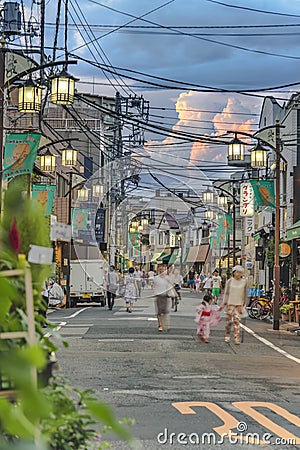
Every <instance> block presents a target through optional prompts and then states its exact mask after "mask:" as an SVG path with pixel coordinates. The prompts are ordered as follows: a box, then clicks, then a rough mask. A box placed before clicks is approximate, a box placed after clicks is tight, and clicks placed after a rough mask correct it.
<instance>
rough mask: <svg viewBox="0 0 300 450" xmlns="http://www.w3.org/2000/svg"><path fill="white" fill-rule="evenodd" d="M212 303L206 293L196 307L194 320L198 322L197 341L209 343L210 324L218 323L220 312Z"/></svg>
mask: <svg viewBox="0 0 300 450" xmlns="http://www.w3.org/2000/svg"><path fill="white" fill-rule="evenodd" d="M215 308H216V307H214V306H213V305H212V296H211V295H210V294H206V295H204V296H203V300H202V302H201V304H200V306H198V307H197V309H196V317H195V322H196V323H197V324H198V327H197V336H198V339H199V341H202V342H205V343H206V344H208V343H209V336H210V326H211V325H217V324H218V323H220V321H221V318H220V313H219V311H218V310H217V309H215Z"/></svg>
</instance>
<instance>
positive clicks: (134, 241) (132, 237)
mask: <svg viewBox="0 0 300 450" xmlns="http://www.w3.org/2000/svg"><path fill="white" fill-rule="evenodd" d="M128 241H129V244H130V245H131V247H133V248H135V249H137V250H139V249H140V242H139V233H136V232H134V233H128Z"/></svg>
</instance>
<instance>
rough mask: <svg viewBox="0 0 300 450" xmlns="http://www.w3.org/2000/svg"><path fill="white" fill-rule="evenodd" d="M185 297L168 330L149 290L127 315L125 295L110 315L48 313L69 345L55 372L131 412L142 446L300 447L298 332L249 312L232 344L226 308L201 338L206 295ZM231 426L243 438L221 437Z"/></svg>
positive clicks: (123, 413) (89, 309)
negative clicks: (198, 316) (200, 312)
mask: <svg viewBox="0 0 300 450" xmlns="http://www.w3.org/2000/svg"><path fill="white" fill-rule="evenodd" d="M182 294H183V299H182V301H181V302H180V304H179V307H178V311H177V312H176V313H175V312H174V311H172V312H171V330H170V331H169V332H166V331H164V332H162V333H159V332H158V330H157V322H156V318H155V310H154V302H153V298H152V297H151V295H152V290H151V289H149V288H146V289H145V290H144V291H143V294H142V298H141V299H139V300H138V301H137V303H136V305H135V306H134V309H133V313H132V314H131V315H129V314H128V313H126V311H125V308H124V305H123V301H122V299H120V298H119V299H117V300H116V304H115V307H114V309H113V311H109V310H108V309H107V307H104V308H101V307H97V306H96V307H95V306H84V305H83V306H82V307H78V308H76V309H68V310H62V311H57V310H50V311H49V312H48V318H49V321H50V322H52V323H55V324H57V326H58V328H59V333H60V334H61V336H62V337H63V338H65V339H66V340H67V341H68V342H69V347H68V348H61V349H60V350H59V352H58V354H57V356H58V363H57V365H56V368H55V372H57V373H58V374H62V375H65V376H67V377H68V378H69V379H70V381H71V383H72V384H73V385H75V386H77V387H81V388H85V389H87V388H90V389H94V390H95V391H96V392H97V396H98V397H99V398H100V399H102V400H103V401H104V402H107V403H109V404H111V405H112V406H113V408H114V410H115V412H116V414H117V416H118V417H119V418H120V419H121V418H123V417H126V418H134V419H135V422H136V423H135V425H134V426H133V427H132V433H133V435H134V436H135V437H136V438H137V439H138V440H139V444H140V447H137V448H141V449H149V450H155V449H160V448H170V449H171V448H173V449H180V448H188V449H192V448H201V449H210V448H212V447H213V448H214V447H220V448H223V449H229V448H237V449H241V448H252V449H258V448H270V449H271V448H273V449H283V448H287V449H292V448H297V446H298V445H299V443H300V421H299V418H298V417H297V414H298V413H299V406H300V402H299V395H300V390H299V373H300V367H299V365H300V336H299V335H297V333H296V332H291V331H274V330H273V329H272V323H270V322H265V321H257V320H253V319H249V318H248V319H246V320H244V319H243V323H244V325H243V332H242V343H241V345H239V346H237V345H234V343H230V344H226V343H225V342H224V326H225V318H224V313H222V316H223V318H222V323H221V324H220V325H218V326H217V327H213V328H212V333H211V338H210V343H209V344H204V343H201V342H199V341H198V340H197V337H196V324H195V323H194V316H195V309H196V306H197V305H198V304H199V303H200V298H201V294H197V293H192V294H191V293H190V292H189V291H188V290H187V289H183V292H182ZM236 427H238V428H236ZM230 430H231V432H232V433H237V434H238V435H239V436H240V437H239V438H238V439H237V438H236V435H232V437H231V438H230V439H231V440H229V439H228V438H227V440H226V438H224V442H223V440H222V438H221V436H222V435H223V434H224V433H230ZM172 433H175V434H174V435H172ZM180 433H184V434H185V435H186V436H183V435H180ZM205 433H212V434H211V435H210V436H205ZM252 433H257V435H258V436H259V440H260V444H259V443H258V441H257V435H256V438H255V439H256V441H254V444H253V445H250V443H249V442H248V443H247V442H246V441H247V439H248V440H251V439H250V438H251V436H252ZM247 436H248V437H247ZM234 439H237V440H236V441H234ZM240 439H242V440H243V441H242V442H240ZM289 439H297V441H295V440H289ZM109 441H110V443H111V445H112V448H113V449H114V450H118V449H127V448H129V447H127V446H126V444H124V443H121V442H120V441H118V440H116V437H114V436H109ZM197 442H198V443H199V444H197ZM288 442H294V443H297V445H296V444H295V445H292V444H288ZM213 443H215V444H216V445H213V446H212V444H213Z"/></svg>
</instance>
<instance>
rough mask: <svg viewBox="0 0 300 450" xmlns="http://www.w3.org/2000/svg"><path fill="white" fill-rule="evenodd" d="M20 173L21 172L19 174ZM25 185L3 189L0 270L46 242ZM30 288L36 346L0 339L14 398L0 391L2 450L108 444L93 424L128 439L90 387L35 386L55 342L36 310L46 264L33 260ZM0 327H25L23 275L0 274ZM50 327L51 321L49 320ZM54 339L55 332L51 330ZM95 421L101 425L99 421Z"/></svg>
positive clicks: (2, 370) (77, 449)
mask: <svg viewBox="0 0 300 450" xmlns="http://www.w3.org/2000/svg"><path fill="white" fill-rule="evenodd" d="M18 178H20V177H18ZM23 188H24V186H21V185H20V184H18V183H16V182H14V183H13V188H10V189H9V190H8V191H7V192H6V196H5V204H4V209H3V211H4V214H3V218H2V222H1V227H0V237H1V243H0V250H1V253H0V271H3V270H12V269H20V268H21V269H24V268H25V267H27V266H28V263H27V255H28V251H29V249H30V245H31V244H35V245H41V246H49V245H50V243H49V238H48V236H49V224H48V223H47V220H46V219H45V218H44V217H43V216H42V215H41V212H40V211H39V210H38V209H36V208H35V207H34V205H33V204H32V202H30V201H29V200H27V199H26V198H24V196H23V194H22V192H21V190H22V189H23ZM14 219H16V224H17V228H18V232H19V234H20V238H21V251H22V252H23V253H24V256H23V257H21V258H20V255H17V254H16V253H15V252H14V251H13V249H12V248H11V245H10V239H9V234H10V230H11V227H12V224H13V222H14ZM30 271H31V275H32V282H33V287H34V308H35V313H36V314H35V329H36V331H37V338H38V339H37V343H36V345H34V346H33V345H29V343H28V341H27V339H25V338H23V337H22V338H16V339H0V358H1V366H0V381H1V380H9V382H10V384H11V386H12V387H13V389H14V391H13V399H12V400H13V401H11V399H7V398H5V397H3V396H0V448H1V450H50V449H51V450H73V449H74V450H91V449H95V450H96V449H104V448H108V444H107V443H106V442H105V441H103V440H102V438H101V440H99V435H98V432H97V433H96V431H95V427H96V426H97V427H99V425H100V426H101V427H102V431H103V432H104V431H105V430H112V431H114V432H115V433H117V434H118V435H119V436H120V437H121V438H124V439H126V440H128V441H129V439H130V433H129V431H128V427H127V426H125V427H124V425H122V424H120V423H119V421H118V420H117V419H116V418H115V416H114V414H113V413H112V411H111V410H110V408H109V407H108V406H106V405H103V404H102V403H101V402H99V401H98V400H97V399H96V398H95V397H93V395H92V392H91V391H83V392H82V391H79V390H77V389H72V388H71V387H70V386H68V385H66V383H65V380H58V379H52V381H51V382H50V384H49V386H47V388H46V389H39V388H38V385H37V382H36V373H37V371H39V370H42V369H44V368H45V367H46V364H47V362H49V354H50V353H51V352H52V351H54V350H56V347H55V346H54V344H53V343H52V342H51V340H50V339H49V338H48V337H45V336H44V333H43V329H42V327H41V324H42V323H43V321H44V320H45V319H44V318H43V317H42V316H41V315H40V314H39V309H41V307H42V305H41V290H42V282H43V281H44V280H45V279H46V278H48V276H49V274H50V271H51V267H49V266H42V265H39V264H32V265H31V267H30ZM0 292H1V308H0V332H12V331H24V330H27V329H28V318H27V315H26V308H25V305H26V296H25V282H24V278H23V277H22V276H18V277H9V278H8V277H4V276H0ZM48 326H49V327H50V324H48ZM52 335H53V336H55V338H57V337H58V335H57V334H56V333H55V331H54V330H53V332H52ZM99 422H100V424H99Z"/></svg>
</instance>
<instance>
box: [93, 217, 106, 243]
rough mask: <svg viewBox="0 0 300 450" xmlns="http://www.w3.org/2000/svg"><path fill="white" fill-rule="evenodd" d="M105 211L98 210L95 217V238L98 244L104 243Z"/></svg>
mask: <svg viewBox="0 0 300 450" xmlns="http://www.w3.org/2000/svg"><path fill="white" fill-rule="evenodd" d="M105 217H106V209H105V208H98V209H97V212H96V217H95V237H96V241H97V242H98V243H103V242H105Z"/></svg>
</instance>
